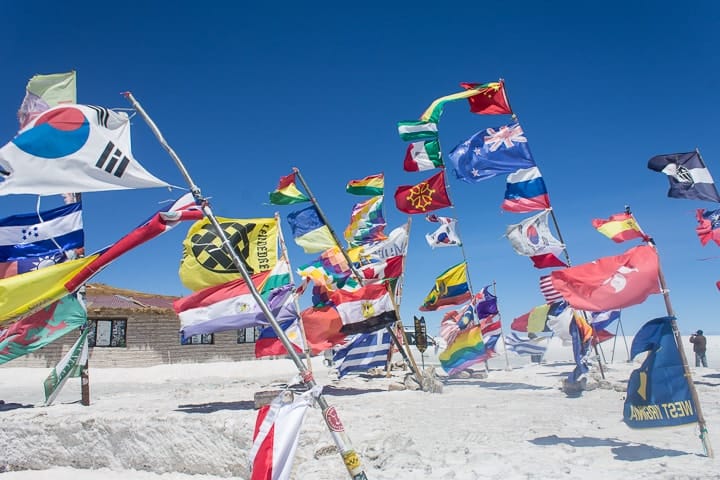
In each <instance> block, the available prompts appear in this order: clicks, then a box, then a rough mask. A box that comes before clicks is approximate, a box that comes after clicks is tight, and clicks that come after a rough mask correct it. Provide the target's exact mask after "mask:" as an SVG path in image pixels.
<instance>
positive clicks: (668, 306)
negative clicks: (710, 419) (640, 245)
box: [625, 206, 714, 458]
mask: <svg viewBox="0 0 720 480" xmlns="http://www.w3.org/2000/svg"><path fill="white" fill-rule="evenodd" d="M625 211H626V212H627V213H630V214H631V212H630V207H629V206H626V207H625ZM636 223H637V222H636ZM638 227H639V225H638ZM640 232H641V233H642V234H643V235H645V233H644V232H643V231H642V229H641V230H640ZM645 240H646V241H647V243H648V245H650V246H651V247H652V248H653V249H654V250H655V253H656V254H657V255H658V280H659V281H660V288H661V290H662V294H663V300H664V301H665V310H666V311H667V314H668V317H670V318H671V320H670V325H671V327H672V331H673V336H674V337H675V343H676V344H677V348H678V351H679V352H680V360H681V361H682V364H683V370H684V371H685V381H686V382H687V384H688V389H689V390H690V396H691V397H692V400H693V403H694V404H695V409H696V410H697V423H698V428H699V429H700V441H701V442H702V445H703V449H704V450H705V455H706V456H708V457H710V458H713V457H714V454H713V449H712V445H710V438H709V436H708V430H707V424H706V423H705V417H704V416H703V413H702V407H701V406H700V399H699V398H698V394H697V390H696V389H695V383H694V382H693V379H692V373H690V368H689V367H688V362H687V357H686V356H685V349H684V348H683V344H682V337H681V336H680V329H679V328H678V325H677V320H676V317H675V310H673V306H672V303H670V291H669V290H668V289H667V283H666V282H665V274H664V273H663V271H662V267H661V266H660V255H659V253H658V249H657V245H655V240H653V239H652V238H651V237H649V236H647V235H645ZM629 356H630V355H629V354H628V357H629Z"/></svg>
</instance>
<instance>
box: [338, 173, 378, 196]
mask: <svg viewBox="0 0 720 480" xmlns="http://www.w3.org/2000/svg"><path fill="white" fill-rule="evenodd" d="M384 186H385V176H384V175H383V174H382V173H378V174H377V175H369V176H367V177H365V178H361V179H360V180H350V181H349V182H348V184H347V186H346V187H345V191H346V192H347V193H351V194H353V195H371V196H375V195H382V194H383V188H384Z"/></svg>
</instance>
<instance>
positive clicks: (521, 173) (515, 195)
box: [500, 167, 550, 213]
mask: <svg viewBox="0 0 720 480" xmlns="http://www.w3.org/2000/svg"><path fill="white" fill-rule="evenodd" d="M500 208H502V209H503V210H507V211H508V212H515V213H525V212H534V211H537V210H545V209H546V208H550V198H549V197H548V193H547V188H545V182H544V181H543V178H542V175H541V174H540V170H539V169H538V168H537V167H531V168H521V169H520V170H518V171H516V172H515V173H511V174H510V175H508V177H507V187H506V189H505V200H503V203H502V205H501V206H500Z"/></svg>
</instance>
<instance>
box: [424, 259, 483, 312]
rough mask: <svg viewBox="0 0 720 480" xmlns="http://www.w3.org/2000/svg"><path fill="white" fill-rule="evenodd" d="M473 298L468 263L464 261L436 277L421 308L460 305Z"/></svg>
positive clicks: (431, 309) (430, 308)
mask: <svg viewBox="0 0 720 480" xmlns="http://www.w3.org/2000/svg"><path fill="white" fill-rule="evenodd" d="M471 298H472V295H470V286H469V284H468V278H467V263H465V262H462V263H458V264H457V265H455V266H453V267H450V268H448V269H447V270H445V271H444V272H443V273H441V274H440V276H438V277H437V278H436V279H435V286H434V287H433V288H432V290H430V293H428V295H427V297H425V300H424V301H423V304H422V305H421V306H420V308H419V310H420V311H421V312H431V311H433V310H437V309H438V308H441V307H447V306H449V305H460V304H463V303H465V302H467V301H469V300H470V299H471Z"/></svg>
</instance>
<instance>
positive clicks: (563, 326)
mask: <svg viewBox="0 0 720 480" xmlns="http://www.w3.org/2000/svg"><path fill="white" fill-rule="evenodd" d="M574 315H575V310H574V309H573V308H572V307H570V306H568V304H567V302H563V301H560V302H555V303H552V304H551V305H550V309H549V310H548V313H547V328H548V329H549V330H550V331H552V332H553V335H554V336H555V337H557V338H559V339H560V340H562V343H563V345H572V335H571V334H570V323H571V322H572V321H573V317H574Z"/></svg>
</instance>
